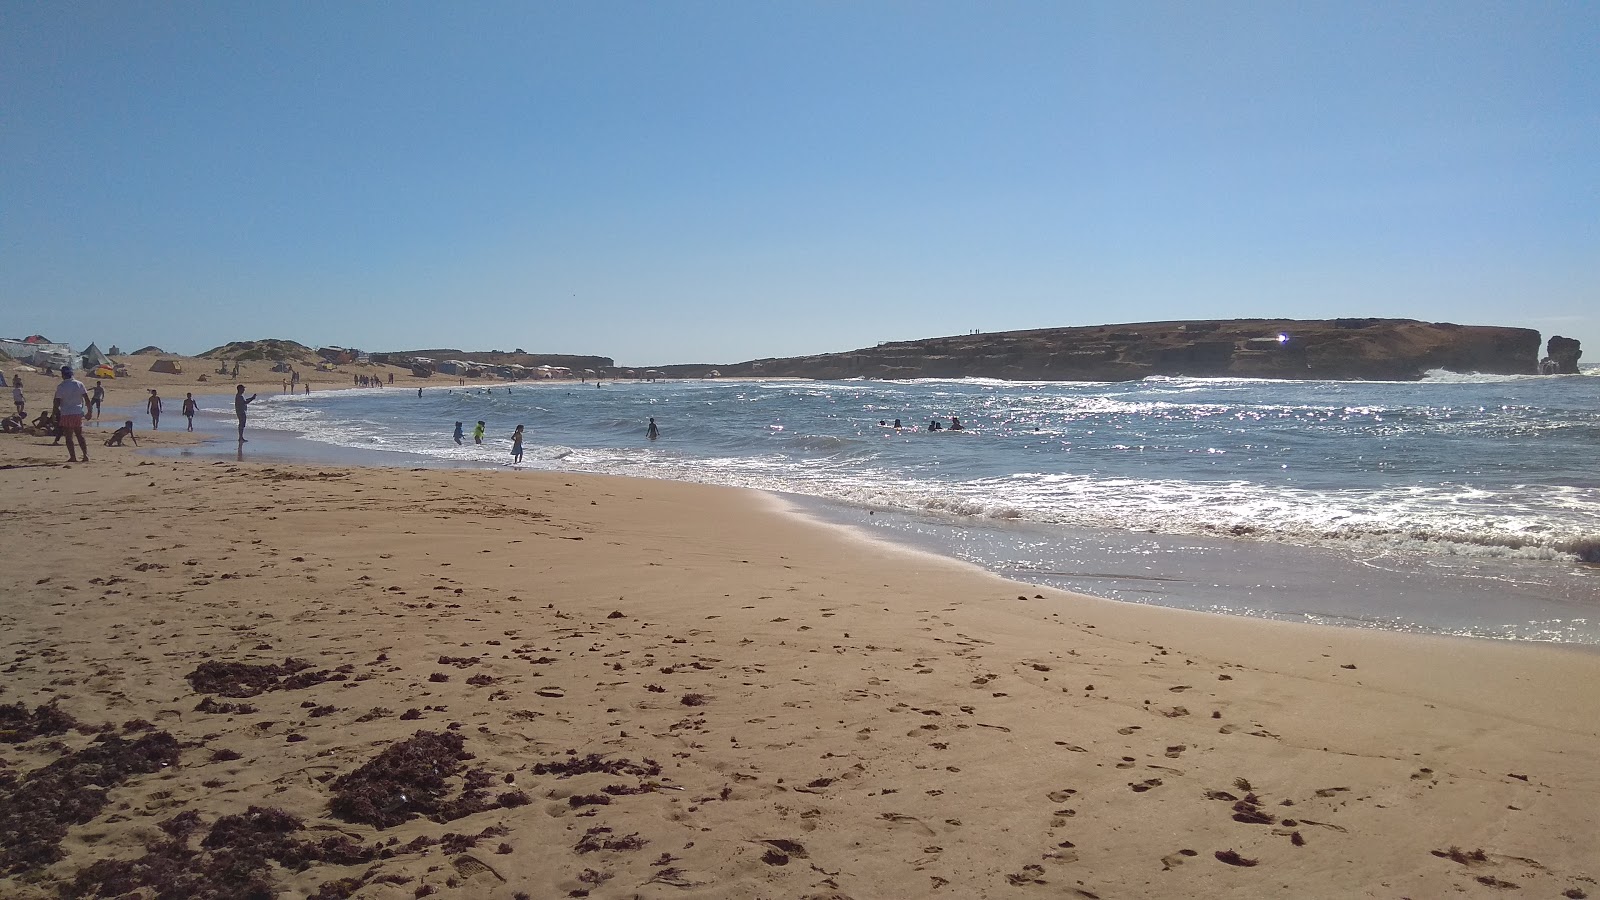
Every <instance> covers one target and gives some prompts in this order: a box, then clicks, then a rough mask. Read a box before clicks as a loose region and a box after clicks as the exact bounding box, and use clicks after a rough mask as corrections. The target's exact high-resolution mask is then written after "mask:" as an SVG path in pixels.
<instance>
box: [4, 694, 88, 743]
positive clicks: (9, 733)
mask: <svg viewBox="0 0 1600 900" xmlns="http://www.w3.org/2000/svg"><path fill="white" fill-rule="evenodd" d="M77 724H78V720H77V719H74V718H73V717H71V716H69V715H67V714H66V713H64V712H62V711H61V710H59V709H57V708H56V705H55V704H54V703H51V704H50V705H49V706H36V707H34V708H33V712H28V706H27V704H25V703H12V704H9V705H0V744H20V743H23V742H24V741H31V740H33V739H34V738H36V737H44V736H47V735H56V734H66V733H67V730H68V729H70V728H72V727H74V726H76V725H77Z"/></svg>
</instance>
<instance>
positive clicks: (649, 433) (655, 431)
mask: <svg viewBox="0 0 1600 900" xmlns="http://www.w3.org/2000/svg"><path fill="white" fill-rule="evenodd" d="M644 433H645V436H646V437H648V438H649V439H650V440H652V441H653V440H655V439H656V438H658V437H661V429H660V428H657V427H656V417H655V416H651V417H650V427H649V428H646V429H645V430H644Z"/></svg>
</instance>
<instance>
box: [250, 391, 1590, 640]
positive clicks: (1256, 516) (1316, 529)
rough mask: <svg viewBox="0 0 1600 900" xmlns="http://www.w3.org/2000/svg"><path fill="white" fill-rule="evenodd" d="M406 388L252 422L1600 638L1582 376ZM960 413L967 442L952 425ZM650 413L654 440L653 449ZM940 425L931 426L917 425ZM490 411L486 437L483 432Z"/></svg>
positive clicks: (1472, 626)
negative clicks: (783, 501) (719, 487)
mask: <svg viewBox="0 0 1600 900" xmlns="http://www.w3.org/2000/svg"><path fill="white" fill-rule="evenodd" d="M408 381H409V384H407V385H406V386H400V385H396V386H394V387H389V388H384V389H368V390H349V391H338V392H322V393H316V394H311V395H292V396H291V395H282V396H274V397H263V398H262V399H261V401H259V402H257V403H256V404H255V405H254V406H252V416H251V424H252V428H253V429H255V430H257V434H258V438H259V437H263V436H269V435H271V434H273V433H276V434H278V435H280V436H289V435H294V436H298V437H299V438H300V439H301V440H300V441H299V442H298V443H297V445H296V446H298V447H299V449H298V450H293V449H289V450H286V449H284V448H287V447H289V446H290V445H288V444H279V445H277V446H278V450H276V451H274V452H283V453H286V454H287V455H291V456H300V457H302V458H303V457H305V456H307V455H308V454H309V455H316V454H318V453H321V454H326V453H329V452H338V453H350V452H357V453H359V454H360V455H361V456H362V457H364V458H365V461H369V462H370V461H379V462H381V461H383V460H388V461H391V462H393V463H395V464H402V465H415V464H418V463H419V462H422V461H426V462H428V463H431V464H442V465H465V466H485V467H488V466H507V465H510V464H511V457H510V445H511V441H510V436H511V432H512V430H513V429H514V428H515V427H516V426H517V425H519V424H520V425H524V426H526V429H527V438H526V441H525V449H526V455H525V457H524V459H523V461H522V462H521V464H520V467H521V468H524V469H548V470H562V471H574V472H592V473H604V474H615V475H628V476H637V477H648V478H666V479H677V480H684V481H695V482H705V483H712V484H724V485H736V486H743V487H752V488H759V489H762V490H767V491H773V492H777V493H780V494H783V495H786V496H789V497H791V498H792V499H794V500H795V501H796V503H797V505H799V506H801V507H802V508H804V509H805V510H807V511H809V512H811V513H812V514H814V515H817V516H819V517H821V518H824V519H828V520H831V521H834V522H840V523H845V524H850V525H855V526H859V527H863V528H869V529H872V530H873V531H874V532H875V533H877V534H879V535H881V536H885V537H890V538H893V539H895V540H899V541H904V542H907V543H911V544H915V545H917V546H920V547H922V548H924V549H930V550H934V551H937V552H941V553H945V554H949V555H953V556H957V557H959V558H961V559H965V560H967V561H970V562H972V563H975V564H977V565H980V566H983V567H985V568H988V569H991V570H993V571H997V572H1000V573H1002V574H1005V575H1007V576H1008V577H1012V578H1017V579H1020V580H1023V581H1031V582H1035V583H1040V584H1049V585H1052V586H1058V587H1064V588H1069V589H1072V590H1078V591H1082V592H1085V593H1090V594H1094V595H1097V596H1103V597H1110V598H1112V599H1119V600H1128V601H1134V602H1148V603H1158V604H1163V605H1171V606H1179V607H1185V608H1192V609H1203V610H1213V611H1220V612H1230V613H1236V614H1243V615H1259V616H1268V617H1273V618H1282V619H1291V620H1298V621H1311V622H1326V623H1339V624H1352V625H1364V626H1374V627H1386V628H1400V629H1412V630H1423V631H1433V632H1443V633H1451V634H1463V635H1477V636H1485V637H1502V638H1519V639H1536V640H1552V641H1565V642H1575V643H1600V566H1597V565H1596V564H1600V378H1597V377H1594V376H1593V375H1590V374H1585V375H1576V376H1564V377H1537V376H1520V377H1519V376H1477V375H1453V374H1450V373H1445V372H1438V373H1434V374H1433V375H1432V376H1430V377H1429V378H1427V379H1426V380H1424V381H1421V382H1404V383H1397V382H1332V381H1270V380H1256V379H1191V378H1149V379H1146V380H1143V381H1138V382H1128V383H1061V382H1007V381H996V380H987V379H959V380H939V379H929V380H917V381H865V380H862V381H834V382H813V381H659V382H634V381H630V382H603V383H600V384H595V383H592V382H591V383H568V382H562V383H554V384H551V383H544V384H534V385H527V384H524V385H510V386H509V387H508V386H507V385H505V384H493V385H488V384H479V383H475V382H468V383H466V384H461V383H456V382H454V381H453V380H452V381H441V380H439V379H437V378H435V379H431V380H428V381H423V382H420V386H421V387H422V388H423V390H422V394H421V396H418V394H417V387H418V385H419V382H418V381H417V380H408ZM952 416H954V417H957V418H959V419H960V420H961V422H962V424H963V426H964V428H963V430H961V431H951V430H949V425H950V417H952ZM650 417H654V418H655V419H656V421H657V423H658V424H659V425H660V428H661V434H660V438H659V440H655V441H651V440H648V439H646V436H645V433H646V423H647V421H648V419H649V418H650ZM896 419H898V420H899V421H900V423H901V425H902V427H901V428H898V429H897V428H894V427H892V423H893V422H894V421H895V420H896ZM930 419H937V420H939V422H940V424H941V425H942V426H944V428H943V430H940V431H937V432H932V431H929V430H928V425H929V422H930ZM479 420H482V421H484V422H485V423H486V428H487V433H488V438H487V439H486V441H485V443H484V444H483V445H481V446H479V445H476V444H474V443H473V442H472V440H471V437H470V435H471V432H472V428H473V426H474V424H475V423H476V422H477V421H479ZM457 421H461V422H462V423H463V427H464V429H465V431H466V432H467V434H468V438H467V440H466V442H465V444H464V445H461V446H458V445H456V444H455V443H454V442H453V441H452V440H451V432H452V430H453V427H454V424H455V422H457ZM880 423H886V424H880ZM305 442H310V443H309V444H308V443H305ZM222 446H223V447H224V448H227V449H230V450H231V449H232V448H228V445H227V444H226V442H224V443H223V445H222ZM317 446H320V447H321V448H322V449H321V450H320V451H318V450H316V449H314V448H315V447H317ZM249 449H250V451H251V452H252V453H254V454H256V455H260V454H261V453H263V452H264V451H265V450H266V449H268V448H265V447H261V446H256V445H254V444H253V445H251V446H250V448H249Z"/></svg>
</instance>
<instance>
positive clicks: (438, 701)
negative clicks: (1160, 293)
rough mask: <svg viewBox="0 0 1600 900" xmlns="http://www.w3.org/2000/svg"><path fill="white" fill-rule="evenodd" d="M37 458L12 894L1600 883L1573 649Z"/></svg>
mask: <svg viewBox="0 0 1600 900" xmlns="http://www.w3.org/2000/svg"><path fill="white" fill-rule="evenodd" d="M397 380H398V378H397ZM164 395H165V394H164ZM179 396H180V397H181V394H180V395H179ZM180 421H181V419H180ZM141 439H144V435H143V432H142V431H141ZM184 439H185V438H183V437H180V436H178V435H171V436H167V435H166V432H165V429H163V433H162V436H161V437H159V438H157V442H158V443H163V444H165V443H167V442H169V441H170V442H180V441H182V440H184ZM91 440H94V438H93V437H92V436H91ZM47 444H48V441H47V440H41V439H38V438H29V437H18V436H12V435H4V436H0V466H4V468H0V508H4V509H5V510H7V515H6V517H5V525H6V528H5V537H4V539H3V543H0V546H3V547H4V550H3V556H0V560H3V565H0V595H3V596H4V597H5V598H6V599H5V603H4V606H3V607H0V625H3V632H0V633H3V637H0V642H3V647H0V671H4V672H5V674H6V679H5V681H4V682H3V688H0V706H3V707H4V709H3V711H0V760H3V762H0V895H3V896H6V897H23V898H31V897H40V898H42V897H53V896H58V895H59V894H60V893H61V892H62V886H64V885H65V886H68V890H67V893H68V894H69V895H73V896H97V895H98V896H119V895H121V894H124V893H126V892H128V891H133V890H144V891H145V893H146V895H147V896H148V895H151V891H153V890H154V889H156V888H158V887H160V886H161V885H169V886H170V885H173V884H179V883H185V882H184V881H183V879H185V878H189V879H191V881H192V883H193V884H196V885H202V886H206V887H209V888H211V889H213V891H214V893H212V894H204V893H199V894H196V896H218V897H225V896H244V895H245V891H246V888H247V887H248V886H249V884H255V885H257V886H258V888H260V889H262V890H268V891H270V890H276V891H278V892H280V895H281V896H285V897H290V896H317V897H343V896H357V897H381V898H402V897H416V896H449V897H490V898H508V900H509V898H513V897H517V896H527V897H535V898H544V897H565V896H591V897H618V898H620V897H635V896H638V897H690V896H692V897H726V898H736V897H737V898H746V897H772V898H787V897H818V898H822V897H850V898H857V900H865V898H890V897H908V896H949V897H1019V896H1039V897H1059V896H1066V897H1104V898H1113V897H1116V898H1125V897H1179V896H1187V897H1219V898H1220V897H1236V896H1262V897H1267V896H1270V897H1281V896H1293V897H1330V898H1332V897H1405V896H1409V897H1434V896H1444V895H1447V894H1456V893H1463V894H1465V895H1466V896H1501V895H1504V894H1506V893H1507V892H1510V891H1512V890H1513V889H1517V888H1520V889H1522V890H1523V891H1525V892H1526V893H1521V894H1516V896H1529V897H1532V896H1545V897H1560V896H1567V897H1583V896H1600V887H1597V886H1596V884H1595V881H1594V879H1596V878H1600V868H1597V866H1596V863H1595V859H1596V858H1595V855H1594V852H1593V851H1594V840H1595V835H1597V834H1600V812H1597V810H1600V743H1597V741H1596V738H1597V736H1600V654H1594V653H1592V652H1585V651H1581V650H1572V649H1562V648H1554V647H1539V646H1526V645H1514V644H1508V643H1500V642H1489V641H1472V640H1465V639H1451V638H1435V637H1427V636H1416V635H1404V634H1393V633H1381V632H1365V631H1354V630H1348V629H1337V628H1318V627H1312V626H1298V625H1292V624H1284V623H1276V622H1262V621H1252V620H1245V619H1239V618H1231V617H1225V616H1213V615H1205V614H1200V613H1190V612H1184V611H1177V610H1168V609H1158V608H1149V607H1140V606H1135V605H1128V604H1118V603H1113V602H1110V601H1103V600H1094V599H1090V598H1087V597H1082V596H1079V595H1075V594H1071V593H1067V592H1064V591H1059V590H1053V589H1045V588H1039V587H1035V586H1031V585H1021V584H1018V583H1015V582H1010V581H1006V580H1004V579H1001V578H998V577H995V576H992V575H989V574H986V573H983V572H981V571H979V570H976V569H974V568H971V567H968V566H964V565H962V564H960V563H957V562H954V561H951V560H947V559H942V558H939V557H935V556H931V555H920V554H916V553H912V552H908V551H905V550H902V549H896V548H892V547H890V546H888V545H886V544H881V543H877V542H874V541H871V540H869V539H867V538H865V537H863V536H861V535H860V534H858V533H856V532H851V531H847V530H843V529H834V528H827V527H823V526H819V525H817V524H815V523H812V522H809V521H807V520H804V519H802V518H800V517H797V516H794V515H789V514H786V513H785V512H784V511H783V510H782V509H779V508H778V507H777V504H776V501H774V500H772V499H771V498H768V497H765V496H763V495H760V494H755V493H751V492H746V491H739V490H732V489H722V488H714V487H706V486H699V485H687V484H678V483H670V482H654V481H636V480H627V479H615V478H600V477H581V476H572V475H565V474H560V473H535V472H481V471H446V470H438V469H427V470H399V469H362V468H353V467H347V466H332V465H328V466H303V465H302V466H296V465H285V464H270V463H236V462H232V461H226V460H223V461H218V460H214V459H169V458H154V457H150V456H143V455H138V454H136V453H134V452H133V451H132V450H131V449H123V450H120V451H119V450H116V449H109V448H102V447H100V446H99V445H98V443H94V444H91V450H92V451H93V452H94V453H95V458H94V462H92V463H90V464H88V465H76V466H71V467H68V466H65V465H63V464H62V462H63V459H64V456H65V454H64V453H61V452H60V451H61V449H62V448H59V447H54V448H52V447H48V446H46V445H47ZM101 789H104V794H103V796H102V795H101V793H100V791H101ZM62 797H69V798H71V800H72V802H71V803H70V804H63V803H60V802H58V801H59V799H60V798H62ZM252 808H253V809H252ZM96 861H102V862H99V863H98V864H96Z"/></svg>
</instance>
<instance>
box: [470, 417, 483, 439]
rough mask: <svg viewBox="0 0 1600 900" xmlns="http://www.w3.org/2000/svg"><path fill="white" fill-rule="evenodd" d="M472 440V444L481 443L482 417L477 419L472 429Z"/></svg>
mask: <svg viewBox="0 0 1600 900" xmlns="http://www.w3.org/2000/svg"><path fill="white" fill-rule="evenodd" d="M472 442H473V443H474V444H481V443H483V420H482V419H479V420H478V425H477V427H476V428H473V429H472Z"/></svg>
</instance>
